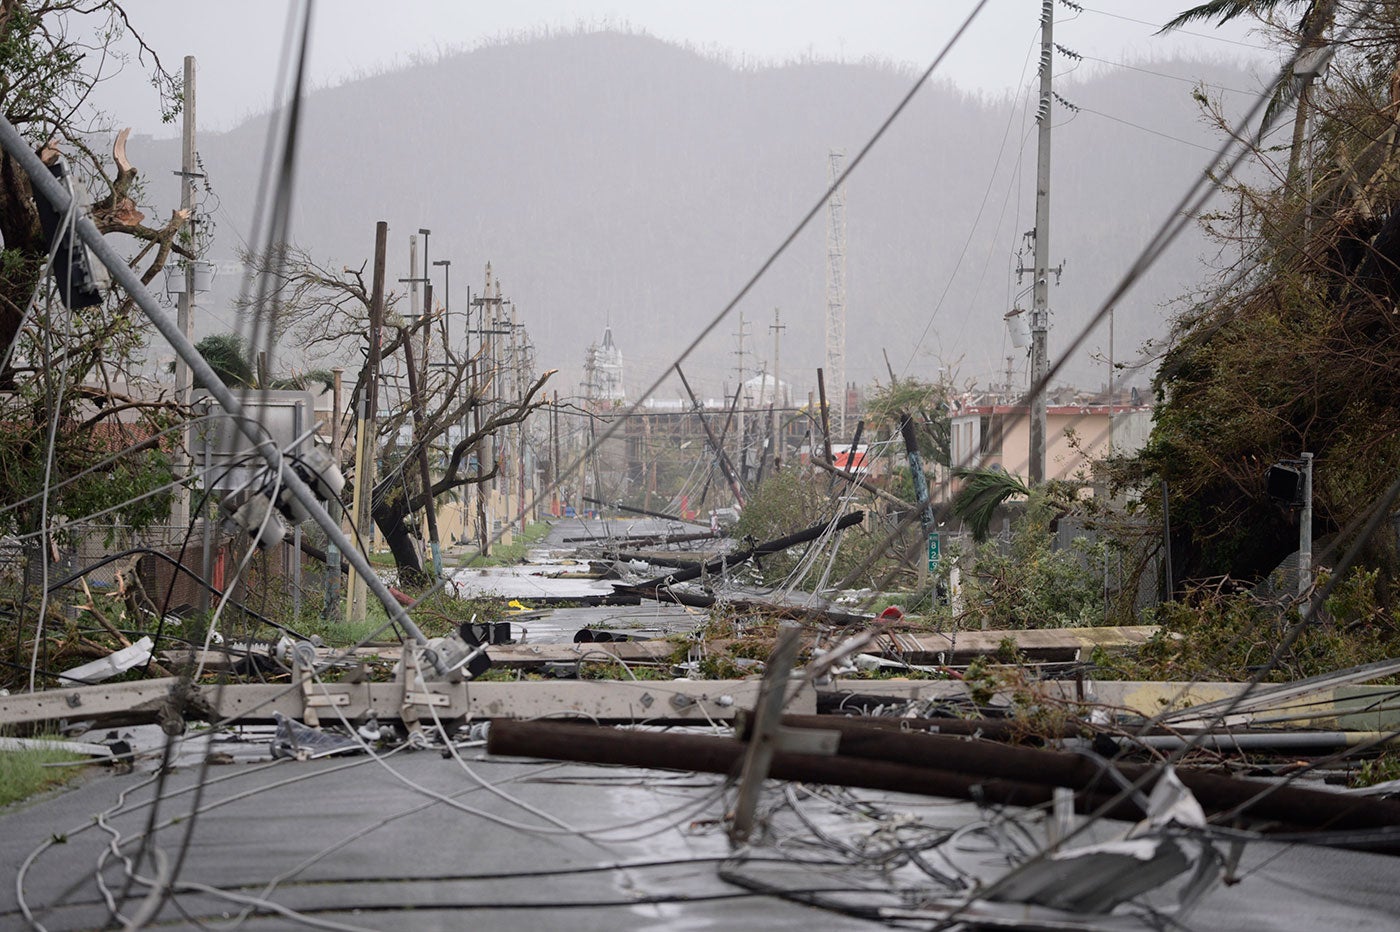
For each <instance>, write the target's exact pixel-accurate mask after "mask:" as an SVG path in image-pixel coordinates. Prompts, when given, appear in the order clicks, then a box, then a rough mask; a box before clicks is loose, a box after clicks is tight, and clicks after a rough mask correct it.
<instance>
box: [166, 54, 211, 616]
mask: <svg viewBox="0 0 1400 932" xmlns="http://www.w3.org/2000/svg"><path fill="white" fill-rule="evenodd" d="M194 70H195V69H194V56H193V55H186V56H185V99H184V109H183V114H184V121H183V124H182V125H183V133H182V136H181V144H180V172H179V174H180V210H181V212H182V213H184V215H185V222H186V223H187V224H189V226H188V229H189V231H190V239H189V246H190V252H191V253H192V254H193V252H194V249H195V220H194V180H195V178H196V177H198V175H197V173H196V171H195V168H196V166H197V163H198V159H197V157H196V154H195V145H194V125H195V124H194ZM178 308H179V309H178V314H179V319H178V321H177V323H178V324H179V326H180V332H181V333H183V334H184V335H185V339H186V340H189V341H190V342H191V343H193V342H194V260H192V259H186V260H185V287H184V289H183V290H182V291H181V292H180V301H179V305H178ZM193 383H194V380H193V379H192V378H191V377H190V367H189V365H188V364H187V363H186V362H185V361H184V360H183V359H181V358H180V357H179V356H178V355H177V356H176V357H175V400H176V401H177V402H178V403H179V405H180V409H181V410H182V411H188V410H189V406H190V397H191V388H192V387H193ZM189 440H190V431H189V428H188V427H187V428H186V429H185V431H184V437H183V440H182V442H181V443H180V444H178V445H177V447H176V450H175V456H174V460H175V462H174V464H173V465H174V467H175V470H174V471H175V478H176V479H177V480H178V479H184V478H185V476H186V474H187V473H188V472H189V465H190V459H189V452H188V451H189V449H190V442H189ZM204 481H205V482H208V481H209V477H207V476H206V477H205V479H204ZM170 522H171V524H173V525H174V526H175V527H177V528H182V527H185V526H186V525H188V524H189V522H190V487H189V484H188V483H186V482H181V483H180V484H179V485H177V486H175V503H174V505H173V507H172V508H171V513H170ZM201 604H202V602H201Z"/></svg>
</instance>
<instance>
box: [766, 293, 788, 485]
mask: <svg viewBox="0 0 1400 932" xmlns="http://www.w3.org/2000/svg"><path fill="white" fill-rule="evenodd" d="M768 329H769V330H772V331H773V409H772V411H773V424H772V432H773V472H774V473H776V472H777V471H778V470H780V469H782V468H783V445H782V441H781V435H780V434H779V432H778V423H779V421H780V420H782V415H781V414H780V413H779V411H778V408H779V406H780V404H781V402H780V400H779V396H780V393H781V392H782V389H780V388H779V387H778V386H779V385H781V384H782V383H781V382H779V381H778V345H779V340H780V338H781V337H782V331H784V330H786V329H787V327H786V326H785V325H784V324H783V323H781V317H780V314H779V311H778V309H777V308H776V307H775V308H773V323H772V324H770V325H769V327H768Z"/></svg>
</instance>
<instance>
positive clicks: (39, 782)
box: [0, 749, 83, 806]
mask: <svg viewBox="0 0 1400 932" xmlns="http://www.w3.org/2000/svg"><path fill="white" fill-rule="evenodd" d="M82 759H83V757H82V755H80V754H72V753H69V752H67V751H61V750H57V749H54V750H47V749H40V750H33V749H27V750H23V751H0V806H8V805H10V804H11V803H15V802H19V801H20V800H22V799H28V798H29V797H31V796H33V795H35V794H36V793H42V792H43V791H44V790H47V789H50V788H52V787H56V786H62V785H63V784H65V783H68V782H69V781H70V780H73V779H74V778H76V777H77V775H78V770H77V768H75V767H48V766H45V765H46V764H65V763H71V762H74V761H80V760H82Z"/></svg>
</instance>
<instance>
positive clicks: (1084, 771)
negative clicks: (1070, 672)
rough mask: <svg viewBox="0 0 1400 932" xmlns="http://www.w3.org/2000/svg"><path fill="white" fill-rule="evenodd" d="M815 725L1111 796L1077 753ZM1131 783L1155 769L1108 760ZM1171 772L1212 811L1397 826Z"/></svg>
mask: <svg viewBox="0 0 1400 932" xmlns="http://www.w3.org/2000/svg"><path fill="white" fill-rule="evenodd" d="M831 718H832V720H831V721H829V722H827V721H823V722H822V725H821V727H822V728H824V729H829V730H835V731H839V732H840V733H841V745H840V753H841V754H842V755H843V756H851V757H859V758H862V759H871V760H885V761H901V762H904V763H908V764H917V765H922V766H925V767H941V768H946V769H949V770H955V771H958V772H959V773H967V774H974V775H977V776H979V777H989V778H993V779H1016V780H1024V781H1027V782H1030V783H1043V784H1046V785H1048V786H1065V787H1070V788H1072V789H1075V790H1087V791H1090V792H1100V793H1105V794H1107V795H1112V794H1113V793H1114V792H1116V791H1117V785H1116V784H1115V783H1114V782H1113V781H1112V780H1111V779H1110V778H1109V777H1108V774H1107V772H1106V771H1105V769H1104V767H1103V766H1101V764H1099V763H1098V762H1096V761H1094V760H1091V759H1089V758H1087V757H1084V756H1082V755H1079V754H1071V753H1067V752H1064V751H1047V750H1040V749H1035V748H1018V747H1010V746H1007V745H1005V744H997V743H994V742H990V741H975V740H974V741H968V740H965V739H963V738H961V737H956V736H951V735H937V734H930V733H928V732H923V733H908V734H906V733H897V732H892V731H889V730H887V729H883V728H871V727H869V726H866V725H860V724H855V723H851V722H849V721H848V720H844V719H842V718H840V717H839V716H832V717H831ZM1113 767H1114V769H1116V770H1117V771H1118V772H1119V773H1121V774H1122V775H1123V776H1125V777H1127V778H1128V779H1129V780H1133V781H1143V782H1144V787H1146V786H1148V785H1150V783H1151V782H1152V781H1154V780H1155V779H1156V777H1157V775H1158V773H1159V772H1160V768H1158V767H1156V766H1154V765H1151V764H1130V763H1125V762H1122V761H1114V762H1113ZM1177 776H1178V777H1180V778H1181V782H1182V783H1183V784H1184V785H1185V786H1186V787H1187V789H1189V790H1190V791H1191V792H1192V793H1193V794H1194V795H1195V797H1196V800H1197V802H1199V803H1200V804H1201V806H1202V807H1203V808H1204V809H1205V810H1206V811H1207V812H1211V813H1229V814H1231V815H1246V814H1247V815H1248V816H1249V817H1250V818H1252V819H1265V820H1270V821H1278V822H1287V823H1290V824H1292V825H1296V826H1302V827H1312V828H1329V829H1359V828H1373V827H1376V826H1379V825H1400V802H1395V801H1391V800H1378V799H1374V798H1363V797H1356V796H1346V795H1342V794H1339V793H1330V792H1323V791H1319V790H1309V789H1302V788H1300V787H1296V786H1289V785H1287V784H1284V783H1277V782H1262V781H1256V780H1246V779H1238V778H1235V777H1223V776H1219V775H1217V774H1213V773H1202V772H1200V771H1192V770H1180V771H1178V772H1177Z"/></svg>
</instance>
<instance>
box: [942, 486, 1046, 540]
mask: <svg viewBox="0 0 1400 932" xmlns="http://www.w3.org/2000/svg"><path fill="white" fill-rule="evenodd" d="M953 475H954V476H956V477H958V478H959V479H962V480H963V487H962V489H961V490H960V491H959V492H958V494H957V495H955V496H953V514H954V515H956V516H957V517H959V518H961V519H962V520H963V521H965V522H967V527H968V530H970V531H972V536H973V539H974V540H977V541H983V540H986V539H987V529H988V528H989V527H991V524H992V517H993V515H994V514H995V512H996V510H997V508H998V507H999V506H1000V505H1001V504H1002V502H1004V501H1006V500H1007V499H1008V498H1011V497H1012V496H1013V495H1030V494H1031V490H1030V488H1029V487H1028V486H1027V485H1026V483H1025V482H1023V481H1022V480H1021V478H1020V477H1019V476H1013V475H1012V474H1011V473H1008V472H1004V471H1002V470H995V469H962V468H959V469H954V470H953Z"/></svg>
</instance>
